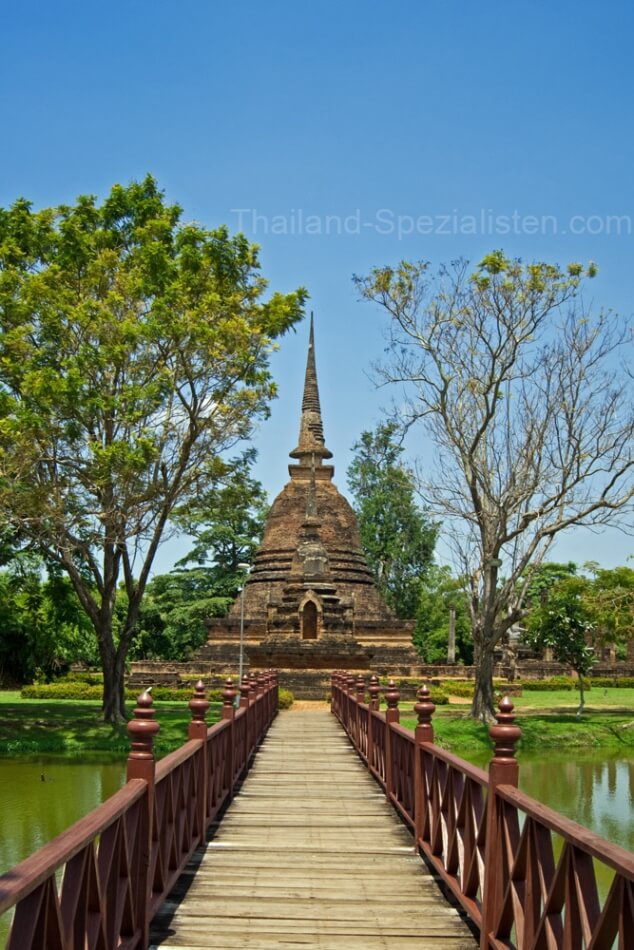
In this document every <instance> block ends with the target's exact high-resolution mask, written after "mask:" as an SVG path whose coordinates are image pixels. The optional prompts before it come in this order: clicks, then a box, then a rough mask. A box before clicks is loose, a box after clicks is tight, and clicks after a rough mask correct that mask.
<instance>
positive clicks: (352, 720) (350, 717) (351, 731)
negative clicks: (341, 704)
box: [346, 673, 357, 742]
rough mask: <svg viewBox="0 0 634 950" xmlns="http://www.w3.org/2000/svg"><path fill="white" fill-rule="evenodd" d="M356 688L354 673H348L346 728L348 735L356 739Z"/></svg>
mask: <svg viewBox="0 0 634 950" xmlns="http://www.w3.org/2000/svg"><path fill="white" fill-rule="evenodd" d="M355 690H356V680H355V678H354V676H353V675H352V673H347V674H346V708H347V713H346V729H347V731H348V735H349V736H350V738H351V739H352V741H353V742H354V741H355V736H356V734H357V704H356V703H355V702H354V699H355Z"/></svg>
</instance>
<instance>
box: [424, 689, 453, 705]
mask: <svg viewBox="0 0 634 950" xmlns="http://www.w3.org/2000/svg"><path fill="white" fill-rule="evenodd" d="M429 692H430V695H431V701H432V703H434V705H435V706H446V705H447V703H448V702H449V696H448V695H447V693H445V691H444V690H443V689H439V688H438V686H432V688H431V689H430V691H429Z"/></svg>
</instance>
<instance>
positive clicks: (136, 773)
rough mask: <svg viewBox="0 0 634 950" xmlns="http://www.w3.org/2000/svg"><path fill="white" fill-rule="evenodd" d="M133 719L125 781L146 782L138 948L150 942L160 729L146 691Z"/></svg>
mask: <svg viewBox="0 0 634 950" xmlns="http://www.w3.org/2000/svg"><path fill="white" fill-rule="evenodd" d="M133 717H134V718H133V719H131V720H130V722H129V723H128V733H129V734H130V738H131V740H132V748H131V750H130V754H129V755H128V767H127V781H128V782H129V781H130V780H131V779H135V778H140V779H143V781H144V782H147V808H146V809H143V811H142V816H141V819H140V827H139V833H138V841H139V859H138V890H137V894H138V898H137V926H138V927H139V929H140V931H141V935H142V945H143V946H144V947H147V945H148V943H149V939H150V890H151V886H152V882H151V880H150V856H151V850H152V822H153V818H154V776H155V768H156V761H155V759H154V736H155V735H156V734H157V732H158V731H159V729H160V726H159V724H158V722H156V720H155V719H154V710H153V708H152V696H151V693H150V690H149V689H146V690H144V692H142V693H141V694H140V695H139V696H138V697H137V705H136V709H135V710H134V712H133Z"/></svg>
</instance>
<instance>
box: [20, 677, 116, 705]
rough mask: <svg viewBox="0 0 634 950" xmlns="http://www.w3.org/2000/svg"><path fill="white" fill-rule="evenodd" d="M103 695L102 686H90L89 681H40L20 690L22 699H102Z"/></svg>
mask: <svg viewBox="0 0 634 950" xmlns="http://www.w3.org/2000/svg"><path fill="white" fill-rule="evenodd" d="M102 695H103V688H102V687H101V686H90V685H89V684H88V683H65V682H63V681H58V682H57V683H38V684H36V685H34V686H23V687H22V689H21V690H20V696H21V697H22V699H82V700H96V701H100V700H101V698H102Z"/></svg>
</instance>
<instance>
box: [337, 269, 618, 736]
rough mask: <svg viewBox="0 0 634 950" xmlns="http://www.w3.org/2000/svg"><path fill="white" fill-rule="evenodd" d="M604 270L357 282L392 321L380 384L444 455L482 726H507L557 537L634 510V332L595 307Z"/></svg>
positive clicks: (436, 482)
mask: <svg viewBox="0 0 634 950" xmlns="http://www.w3.org/2000/svg"><path fill="white" fill-rule="evenodd" d="M595 273H596V267H595V266H594V265H590V266H589V267H588V268H587V270H586V272H585V275H584V269H583V268H582V266H581V265H579V264H571V265H569V267H568V268H567V270H566V271H564V270H562V269H560V268H559V267H557V266H554V265H551V264H547V263H540V262H537V263H533V264H524V263H522V262H521V261H519V260H511V259H509V258H507V257H506V256H505V255H504V254H503V252H501V251H494V252H493V253H491V254H489V255H488V256H486V257H485V258H484V259H483V260H482V261H481V262H480V264H479V266H478V267H477V268H476V270H475V272H473V273H470V272H469V267H468V264H467V263H466V262H464V261H458V262H456V263H454V264H452V265H451V266H449V267H445V268H441V270H440V272H439V273H438V275H437V277H436V279H434V278H433V275H432V274H431V272H430V270H429V265H428V264H426V263H424V262H418V263H409V262H407V261H402V262H401V263H400V264H399V265H398V266H397V267H378V268H375V269H373V270H372V271H371V272H370V274H369V275H368V276H366V277H357V278H355V281H356V284H357V287H358V289H359V290H360V292H361V295H362V297H364V298H366V299H367V300H371V301H374V302H376V303H378V304H379V305H381V306H382V307H383V308H384V309H385V310H386V311H387V313H388V315H389V320H390V322H389V327H388V357H387V361H386V362H385V364H384V365H383V366H382V367H381V368H380V369H379V377H380V379H381V381H383V382H387V383H393V384H397V385H398V386H399V387H401V388H402V387H403V386H404V387H405V399H406V401H405V403H401V416H402V419H403V423H404V425H405V426H407V427H409V426H412V425H414V424H416V423H418V422H421V423H423V425H424V426H425V429H426V432H427V434H428V435H429V436H430V437H431V439H432V441H433V443H434V445H435V452H434V455H433V459H434V471H432V472H431V475H430V478H429V479H428V482H427V483H426V485H425V486H424V491H425V496H426V497H427V498H428V499H429V501H430V503H431V505H432V510H434V511H435V512H437V513H438V514H439V515H440V516H441V517H442V518H443V525H446V526H447V527H448V528H449V529H450V531H451V541H452V544H453V545H454V549H455V555H456V559H457V563H458V565H459V570H460V573H461V574H464V575H465V576H466V577H468V579H469V587H470V597H469V603H470V611H471V623H472V630H473V640H474V662H475V665H476V667H477V673H476V691H475V694H474V702H473V707H472V713H473V715H475V716H478V717H482V718H490V717H491V716H492V714H493V690H492V671H493V664H494V650H495V647H496V645H497V643H498V642H499V641H500V639H501V638H502V637H503V636H504V634H505V633H506V632H507V631H508V630H509V629H510V628H511V627H512V626H513V625H514V624H516V623H517V622H518V621H520V620H521V619H522V617H523V615H524V609H525V605H524V598H525V595H526V589H527V586H528V584H529V583H530V579H531V575H532V572H533V570H534V569H535V568H536V567H537V566H538V565H539V564H540V563H541V562H542V560H543V559H544V557H545V555H546V553H547V551H548V549H549V547H550V545H551V544H552V542H553V539H554V538H555V537H556V536H557V535H558V534H559V533H560V532H562V531H564V530H566V529H567V528H570V527H571V526H573V525H581V524H583V525H602V524H608V523H613V522H614V521H615V520H616V519H617V518H619V517H620V516H621V515H622V513H623V512H625V511H628V512H631V510H632V498H633V496H634V484H633V479H632V473H633V470H634V455H633V448H632V447H633V445H634V438H633V436H634V416H633V415H632V410H631V379H632V377H631V375H630V374H629V373H628V364H631V346H632V335H631V333H630V327H629V325H628V323H627V321H626V320H622V319H619V320H618V321H617V320H616V319H615V318H614V316H613V315H612V314H610V313H599V314H598V315H593V314H592V313H590V312H589V311H588V310H586V309H585V308H584V306H583V302H582V300H581V297H580V294H579V292H580V289H581V285H582V282H583V278H584V276H586V277H593V276H594V274H595ZM501 568H503V573H501V571H500V569H501ZM520 579H522V580H521V582H520Z"/></svg>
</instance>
